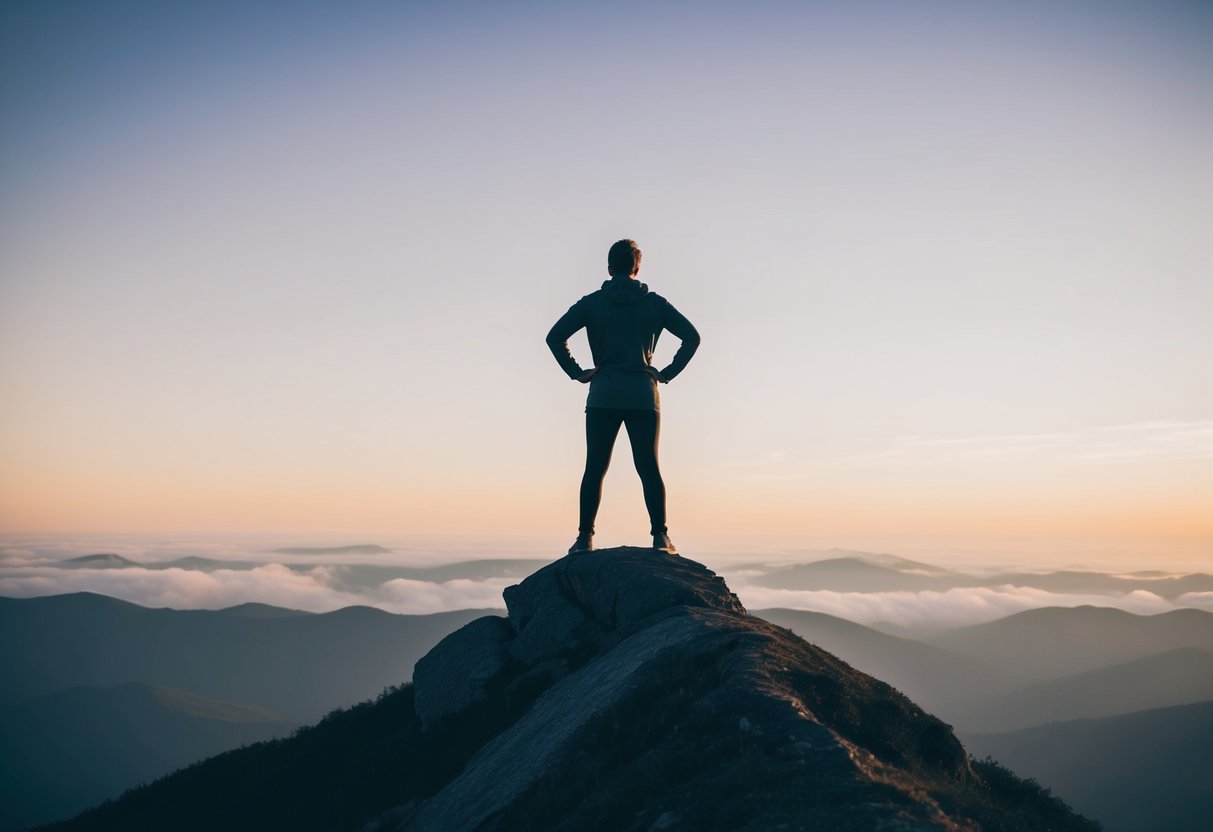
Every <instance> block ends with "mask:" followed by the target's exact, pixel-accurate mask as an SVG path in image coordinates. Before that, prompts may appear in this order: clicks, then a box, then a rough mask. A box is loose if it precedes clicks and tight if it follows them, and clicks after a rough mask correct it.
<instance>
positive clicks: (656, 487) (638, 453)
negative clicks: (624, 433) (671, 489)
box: [625, 410, 666, 537]
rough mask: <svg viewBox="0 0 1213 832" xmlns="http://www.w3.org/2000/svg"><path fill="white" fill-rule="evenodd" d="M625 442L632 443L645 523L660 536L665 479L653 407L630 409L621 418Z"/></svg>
mask: <svg viewBox="0 0 1213 832" xmlns="http://www.w3.org/2000/svg"><path fill="white" fill-rule="evenodd" d="M625 424H627V427H628V441H630V442H631V443H632V461H633V462H635V463H636V473H637V474H639V475H640V482H641V485H642V486H643V487H644V504H645V506H646V507H647V508H648V510H649V524H650V525H651V526H652V530H651V533H652V535H653V536H654V537H656V536H658V535H664V534H665V533H666V527H665V481H664V480H662V479H661V468H660V467H659V466H658V464H657V440H658V438H659V437H660V435H661V414H660V413H658V412H657V411H656V410H632V411H629V412H628V415H627V417H626V420H625Z"/></svg>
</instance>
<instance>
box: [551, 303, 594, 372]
mask: <svg viewBox="0 0 1213 832" xmlns="http://www.w3.org/2000/svg"><path fill="white" fill-rule="evenodd" d="M584 326H585V317H584V316H583V315H582V310H581V301H577V303H574V304H573V305H572V306H570V307H569V311H568V312H565V313H564V314H563V315H561V316H560V320H558V321H557V322H556V323H554V324H553V325H552V328H551V330H549V331H548V338H547V341H548V349H550V350H551V351H552V355H554V356H555V357H556V363H557V364H559V365H560V369H562V370H564V372H565V375H567V376H568V377H569V378H571V379H573V380H574V381H580V380H581V376H584V375H585V374H586V372H587V371H586V370H583V369H581V365H580V364H578V363H577V359H575V358H573V354H572V353H571V352H569V339H570V338H572V337H573V333H574V332H576V331H577V330H579V329H581V328H582V327H584Z"/></svg>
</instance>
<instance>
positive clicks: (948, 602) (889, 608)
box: [734, 586, 1213, 627]
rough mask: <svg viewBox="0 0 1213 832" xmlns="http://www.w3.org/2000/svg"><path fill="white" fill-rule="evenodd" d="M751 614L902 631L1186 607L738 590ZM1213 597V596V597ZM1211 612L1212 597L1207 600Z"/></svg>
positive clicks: (969, 593) (1037, 594)
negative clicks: (798, 615) (1066, 610)
mask: <svg viewBox="0 0 1213 832" xmlns="http://www.w3.org/2000/svg"><path fill="white" fill-rule="evenodd" d="M734 591H735V592H736V593H737V596H738V597H739V598H740V599H741V602H742V603H743V604H745V605H746V607H747V608H748V609H767V608H770V607H786V608H790V609H800V610H811V611H813V612H824V613H828V614H830V615H834V616H838V617H839V618H845V619H848V620H850V621H855V622H857V623H860V624H876V623H880V622H887V623H890V624H896V625H898V626H902V627H959V626H964V625H966V624H980V623H983V622H986V621H993V620H995V619H998V618H1003V617H1005V616H1008V615H1012V614H1014V613H1017V612H1023V611H1024V610H1030V609H1037V608H1040V607H1078V606H1083V605H1088V604H1089V605H1092V606H1099V607H1116V608H1118V609H1122V610H1125V611H1127V612H1132V613H1137V614H1138V615H1153V614H1155V613H1160V612H1168V611H1170V610H1174V609H1178V608H1179V607H1181V606H1197V604H1185V603H1183V599H1180V600H1179V601H1178V602H1176V603H1172V602H1171V601H1168V600H1166V599H1165V598H1162V597H1160V596H1158V595H1155V594H1154V593H1152V592H1145V591H1142V590H1138V591H1136V592H1131V593H1128V594H1126V595H1117V596H1111V595H1087V594H1063V593H1057V592H1047V591H1045V590H1043V589H1037V588H1035V587H1024V586H1004V587H966V588H962V589H949V590H947V591H946V592H834V591H831V590H803V591H797V590H786V589H768V588H766V587H757V586H741V587H734ZM1211 595H1213V593H1211ZM1208 606H1209V607H1213V597H1211V598H1210V599H1209V602H1208Z"/></svg>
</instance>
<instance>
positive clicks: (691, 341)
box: [658, 301, 699, 381]
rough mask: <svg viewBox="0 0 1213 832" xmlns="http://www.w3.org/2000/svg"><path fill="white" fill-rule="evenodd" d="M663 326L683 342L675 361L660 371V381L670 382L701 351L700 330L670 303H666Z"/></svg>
mask: <svg viewBox="0 0 1213 832" xmlns="http://www.w3.org/2000/svg"><path fill="white" fill-rule="evenodd" d="M662 325H663V326H664V327H665V328H666V329H668V330H669V331H670V333H671V334H672V335H673V336H674V337H675V338H677V339H678V340H679V341H681V342H682V345H681V346H679V347H678V352H676V353H674V359H673V360H672V361H671V362H670V363H669V366H667V367H666V368H665V369H664V370H661V371H660V373H661V378H660V379H658V380H659V381H670V380H671V379H673V378H674V377H675V376H676V375H678V374H679V373H681V372H682V371H683V369H684V368H685V367H686V366H687V363H688V362H689V361H690V360H691V356H693V355H694V354H695V350H697V349H699V330H697V329H695V325H694V324H692V323H691V322H690V321H688V320H687V319H686V316H685V315H683V314H682V313H681V312H679V311H678V310H677V309H675V308H674V305H673V304H672V303H670V302H669V301H666V307H665V319H664V320H663V321H662Z"/></svg>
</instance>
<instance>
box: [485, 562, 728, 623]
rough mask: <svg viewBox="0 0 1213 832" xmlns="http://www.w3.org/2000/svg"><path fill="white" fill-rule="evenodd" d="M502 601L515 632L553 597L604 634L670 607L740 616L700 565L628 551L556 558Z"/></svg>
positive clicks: (510, 589) (721, 581)
mask: <svg viewBox="0 0 1213 832" xmlns="http://www.w3.org/2000/svg"><path fill="white" fill-rule="evenodd" d="M504 595H505V603H506V607H507V608H508V609H509V615H510V623H511V624H512V625H513V626H514V629H515V630H516V631H518V632H521V631H523V630H524V629H525V628H526V627H527V625H528V623H529V622H530V621H531V620H532V619H533V618H534V617H535V616H536V615H537V614H538V613H539V611H540V607H541V605H542V604H543V602H544V601H545V600H547V599H550V598H552V597H553V596H559V597H562V598H564V599H565V600H566V601H568V602H569V603H570V604H571V605H573V606H575V607H577V608H578V609H580V610H581V611H582V612H583V613H584V614H585V616H586V617H587V618H589V619H590V620H592V621H594V622H596V623H597V624H598V625H599V626H600V627H602V628H603V629H607V630H611V629H615V628H617V627H620V626H622V625H626V624H631V623H634V622H637V621H640V620H642V619H644V618H646V617H648V616H650V615H652V614H653V613H656V612H659V611H661V610H664V609H668V608H670V607H675V606H689V607H708V608H711V609H718V610H725V611H727V612H734V613H738V614H743V615H744V614H745V608H744V607H743V606H742V605H741V602H740V601H739V600H737V596H736V595H734V594H733V593H732V592H730V591H729V588H728V587H727V586H726V585H725V583H724V579H723V578H721V577H719V576H718V575H716V573H714V572H713V571H712V570H710V569H708V568H707V567H706V566H704V565H703V564H700V563H696V562H695V561H693V560H687V559H685V558H681V557H678V556H677V555H670V554H668V553H666V552H661V551H658V550H656V549H641V548H637V547H633V546H622V547H619V548H617V549H601V550H598V551H592V552H579V553H577V554H574V555H570V556H568V557H565V558H561V559H560V560H558V561H556V562H555V563H552V564H549V565H548V566H545V567H544V568H542V569H540V570H539V571H538V572H536V573H534V574H533V575H531V576H530V577H528V578H527V579H526V580H524V581H523V582H522V583H520V584H516V585H515V586H511V587H507V588H506V590H505V593H504Z"/></svg>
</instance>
